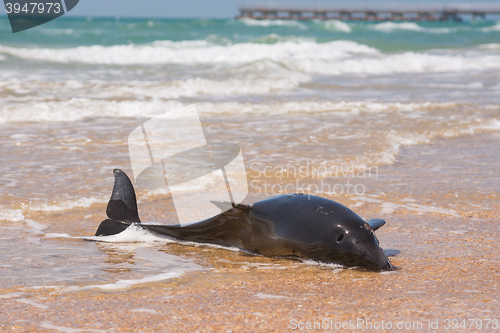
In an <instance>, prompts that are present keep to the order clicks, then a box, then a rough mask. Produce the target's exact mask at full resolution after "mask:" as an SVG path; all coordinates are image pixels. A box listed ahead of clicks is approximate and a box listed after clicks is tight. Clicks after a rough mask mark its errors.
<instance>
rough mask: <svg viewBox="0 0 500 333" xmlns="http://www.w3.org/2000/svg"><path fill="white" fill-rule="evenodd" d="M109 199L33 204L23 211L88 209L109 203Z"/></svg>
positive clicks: (83, 199)
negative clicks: (95, 205) (97, 204)
mask: <svg viewBox="0 0 500 333" xmlns="http://www.w3.org/2000/svg"><path fill="white" fill-rule="evenodd" d="M108 200H109V198H108V197H100V198H97V197H92V198H79V199H75V200H68V201H61V202H53V203H33V204H30V205H26V206H25V208H24V209H23V211H29V212H58V211H63V210H69V209H74V208H88V207H90V206H92V205H93V204H96V203H106V202H108Z"/></svg>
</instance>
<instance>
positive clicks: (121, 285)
mask: <svg viewBox="0 0 500 333" xmlns="http://www.w3.org/2000/svg"><path fill="white" fill-rule="evenodd" d="M184 272H185V270H184V269H176V270H175V271H173V272H166V273H161V274H157V275H152V276H146V277H143V278H142V279H131V280H119V281H116V282H115V283H109V284H103V285H95V286H92V287H93V288H97V289H104V290H119V289H126V288H129V287H131V286H133V285H135V284H141V283H148V282H157V281H163V280H168V279H173V278H177V277H180V276H182V275H183V274H184Z"/></svg>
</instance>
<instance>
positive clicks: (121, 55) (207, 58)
mask: <svg viewBox="0 0 500 333" xmlns="http://www.w3.org/2000/svg"><path fill="white" fill-rule="evenodd" d="M0 53H3V54H9V55H12V56H15V57H19V58H22V59H31V60H39V61H49V62H60V63H73V62H77V63H89V64H109V65H135V64H144V65H147V64H193V65H194V64H230V63H251V62H254V61H258V60H262V59H271V60H274V61H281V60H283V59H297V60H300V59H311V60H314V59H316V60H321V59H323V60H333V59H339V58H346V57H349V56H350V55H351V54H378V53H379V52H378V50H376V49H374V48H372V47H369V46H366V45H363V44H359V43H356V42H353V41H332V42H327V43H316V42H314V41H310V40H303V41H296V42H292V41H287V42H279V43H275V44H257V43H239V44H233V45H215V44H212V43H209V42H207V41H203V40H200V41H181V42H172V41H157V42H154V43H151V44H145V45H134V44H130V45H115V46H101V45H94V46H80V47H76V48H65V49H48V48H15V47H10V46H0Z"/></svg>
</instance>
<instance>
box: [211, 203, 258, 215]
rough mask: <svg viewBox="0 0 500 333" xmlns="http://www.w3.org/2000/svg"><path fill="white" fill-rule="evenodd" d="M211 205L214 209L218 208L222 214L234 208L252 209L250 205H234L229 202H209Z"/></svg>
mask: <svg viewBox="0 0 500 333" xmlns="http://www.w3.org/2000/svg"><path fill="white" fill-rule="evenodd" d="M210 202H211V203H213V204H214V206H215V207H217V208H219V209H220V210H221V212H222V213H224V212H226V211H228V210H230V209H232V208H234V209H237V210H246V209H250V208H252V206H253V205H252V204H250V205H243V204H234V203H232V202H229V201H210Z"/></svg>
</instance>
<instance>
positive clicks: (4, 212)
mask: <svg viewBox="0 0 500 333" xmlns="http://www.w3.org/2000/svg"><path fill="white" fill-rule="evenodd" d="M0 220H6V221H12V222H19V221H24V215H23V211H22V210H21V209H4V208H0Z"/></svg>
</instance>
